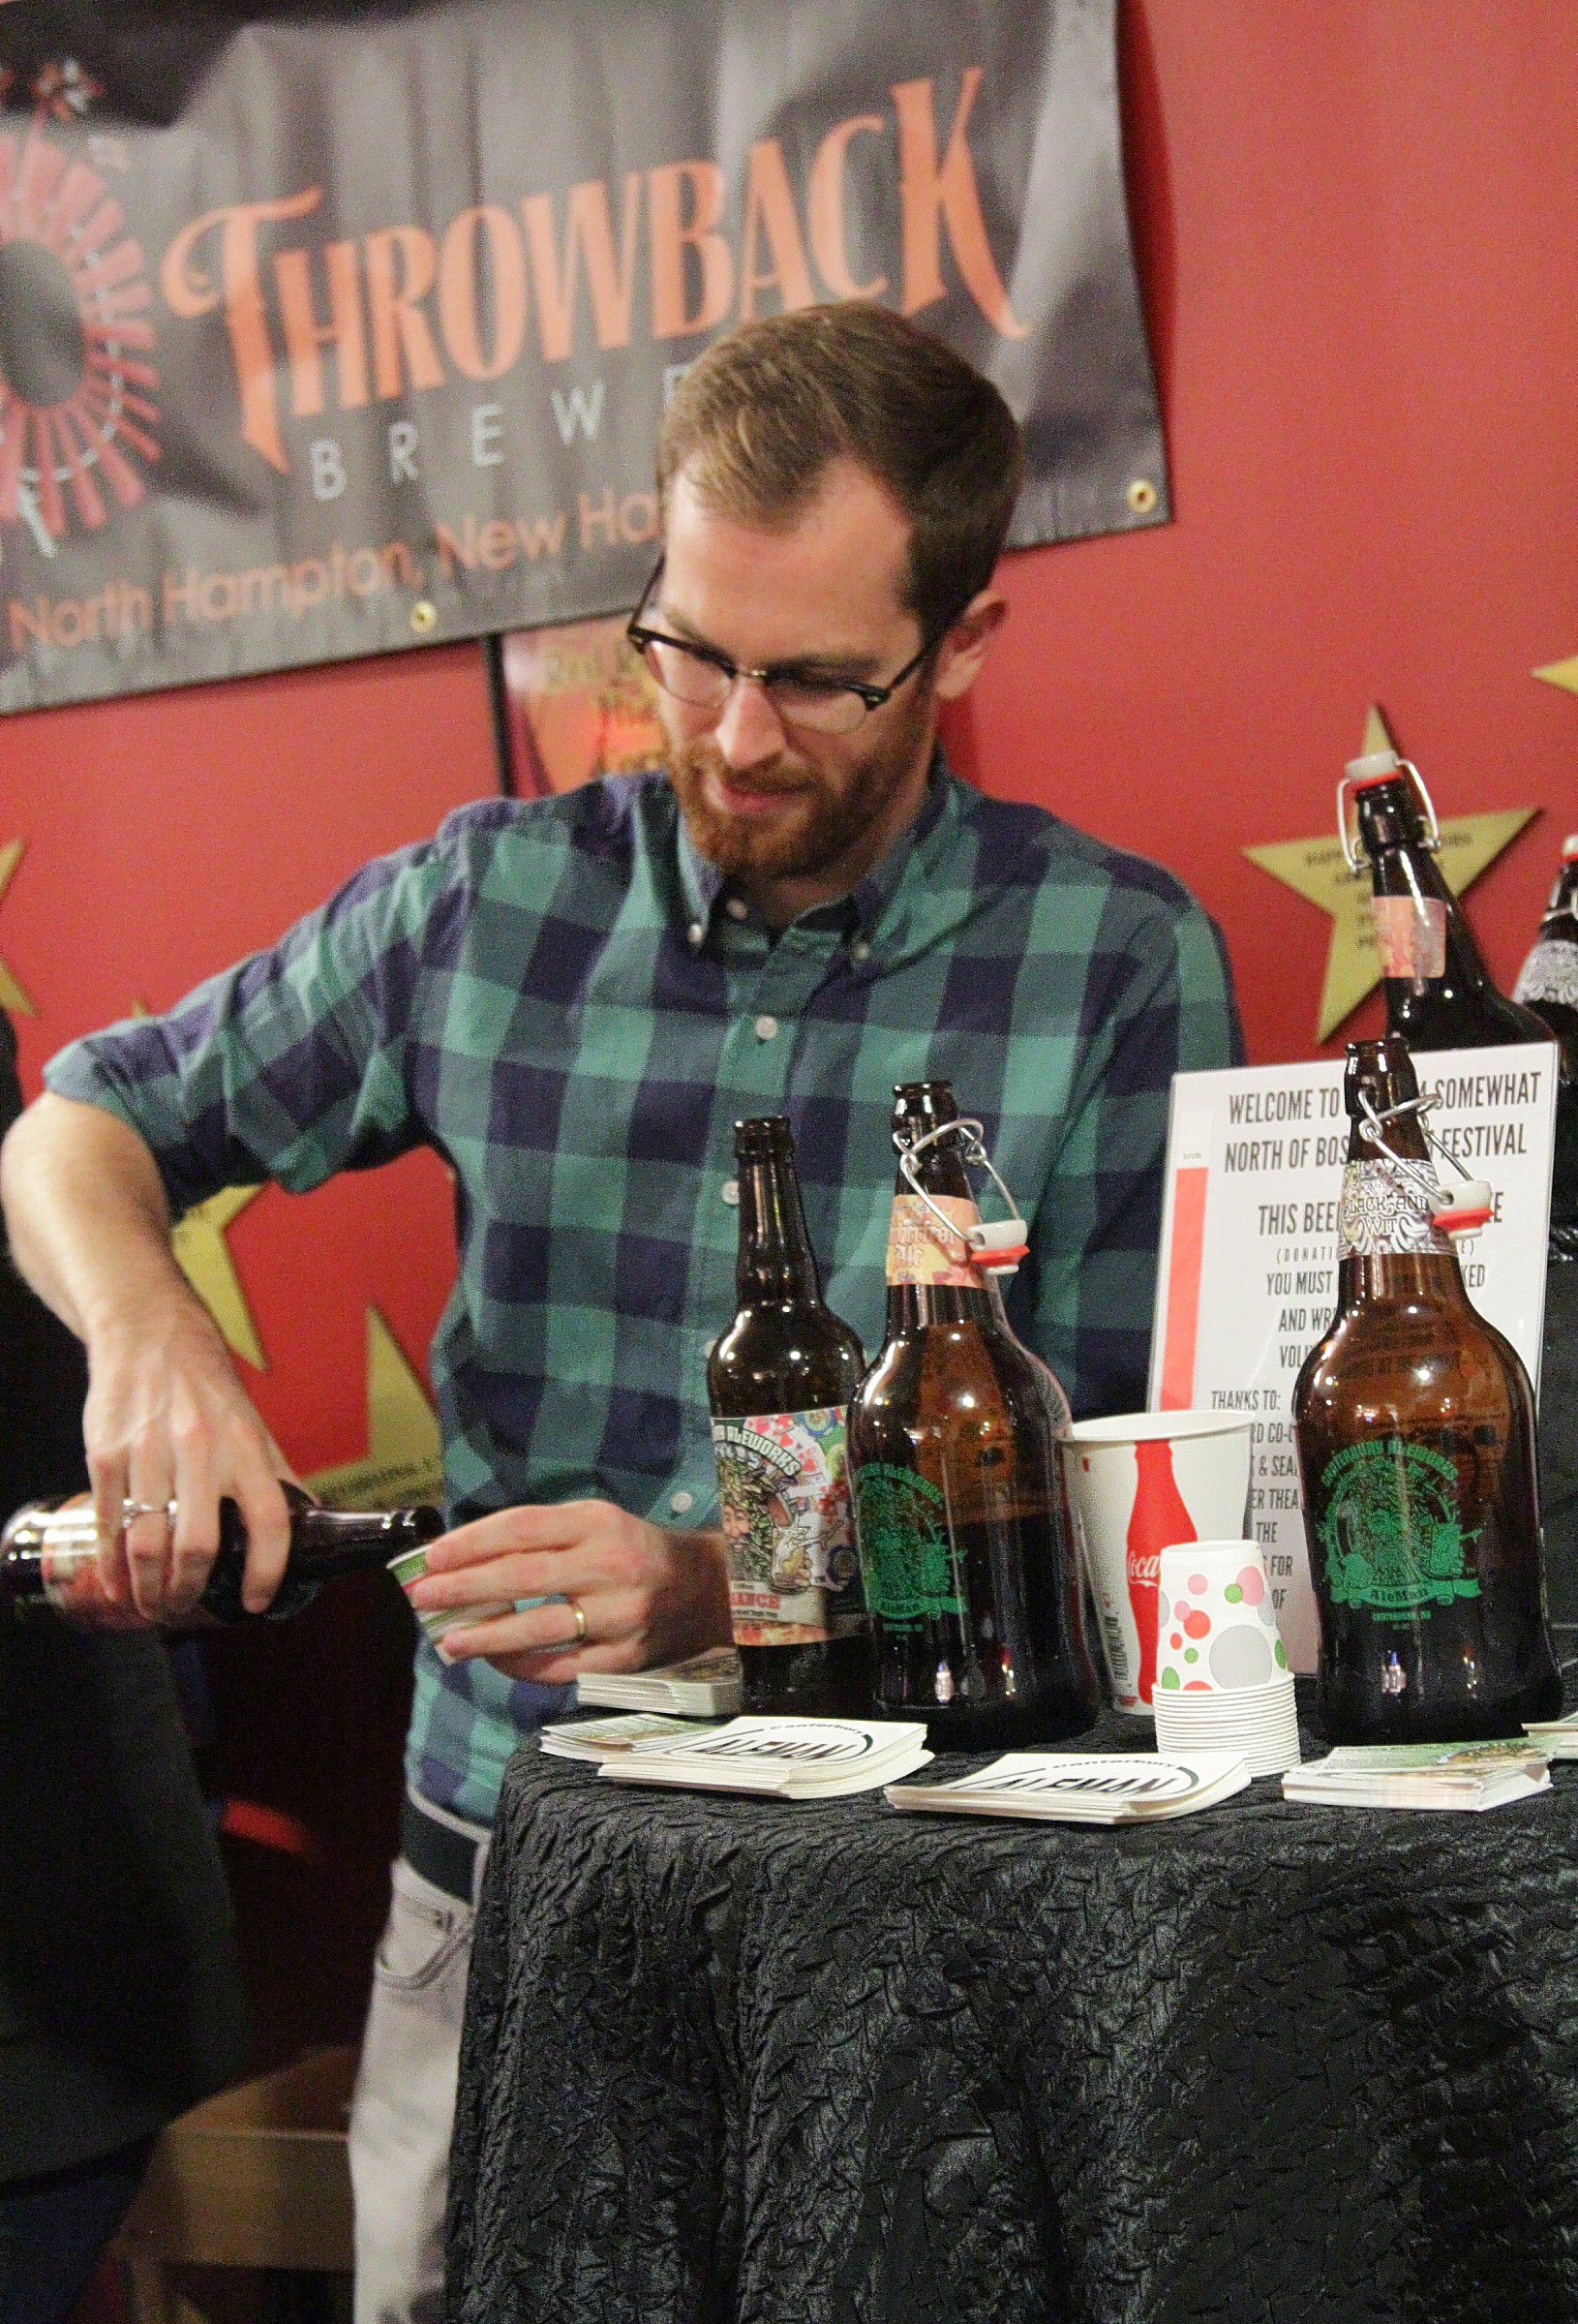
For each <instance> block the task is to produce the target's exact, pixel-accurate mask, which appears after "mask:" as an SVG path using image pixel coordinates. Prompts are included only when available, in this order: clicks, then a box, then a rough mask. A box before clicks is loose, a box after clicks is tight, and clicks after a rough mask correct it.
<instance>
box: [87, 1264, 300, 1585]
mask: <svg viewBox="0 0 1578 2324" xmlns="http://www.w3.org/2000/svg"><path fill="white" fill-rule="evenodd" d="M82 1435H83V1441H84V1443H85V1445H86V1448H87V1457H88V1475H89V1477H90V1479H91V1480H92V1483H93V1506H94V1511H95V1514H96V1515H97V1517H98V1523H99V1564H100V1570H101V1572H102V1574H103V1575H104V1580H105V1586H106V1589H107V1590H108V1592H109V1594H110V1596H111V1597H112V1598H113V1599H114V1600H115V1602H116V1604H117V1605H128V1604H131V1605H136V1607H137V1611H138V1612H139V1613H141V1614H145V1615H147V1616H148V1617H149V1618H150V1619H152V1620H155V1621H163V1622H173V1621H179V1620H180V1619H181V1618H182V1617H183V1616H184V1615H186V1614H189V1613H190V1612H191V1611H192V1608H193V1606H194V1605H196V1604H197V1599H198V1597H199V1595H200V1594H201V1591H202V1587H203V1584H204V1582H205V1581H206V1580H207V1578H208V1572H209V1568H210V1567H211V1565H212V1564H213V1559H214V1552H215V1550H216V1549H217V1548H218V1546H219V1503H220V1499H221V1496H222V1495H223V1496H228V1498H229V1499H230V1500H232V1501H234V1502H235V1503H236V1505H237V1507H238V1508H239V1510H240V1513H241V1521H242V1523H243V1525H244V1526H245V1527H246V1531H247V1542H248V1546H247V1572H246V1580H245V1584H244V1587H243V1591H242V1598H243V1602H244V1604H245V1605H247V1607H248V1609H249V1610H250V1611H252V1612H254V1613H258V1612H261V1610H262V1608H263V1607H264V1606H266V1605H268V1603H269V1600H270V1599H271V1598H272V1597H273V1595H274V1592H275V1591H276V1589H277V1588H278V1587H279V1583H280V1576H281V1575H282V1574H283V1573H284V1572H285V1561H286V1557H287V1554H288V1550H289V1546H290V1519H289V1512H288V1508H287V1506H286V1500H285V1495H284V1494H283V1492H282V1491H281V1490H280V1482H279V1481H280V1475H281V1473H282V1471H284V1470H285V1468H286V1463H285V1462H284V1460H283V1459H282V1458H281V1456H280V1452H279V1449H278V1447H277V1446H276V1445H275V1443H274V1440H273V1438H272V1437H271V1436H270V1435H269V1432H268V1430H267V1429H266V1428H265V1427H264V1425H263V1422H262V1421H261V1419H260V1418H259V1416H258V1413H257V1411H256V1410H255V1409H254V1407H253V1405H252V1403H251V1401H250V1400H249V1398H248V1397H247V1395H246V1392H245V1391H244V1390H243V1389H242V1386H241V1383H240V1381H239V1380H238V1379H237V1378H236V1375H235V1371H234V1369H233V1367H232V1365H231V1363H230V1360H229V1357H228V1354H227V1353H226V1349H225V1343H224V1341H223V1340H222V1339H221V1337H220V1335H219V1333H218V1331H217V1330H215V1328H214V1326H213V1324H212V1322H211V1321H210V1319H209V1317H208V1314H207V1311H206V1309H204V1308H203V1307H201V1306H200V1305H199V1304H198V1302H197V1300H195V1299H194V1298H193V1297H192V1295H191V1293H190V1292H189V1291H188V1290H187V1287H186V1285H185V1283H184V1282H183V1283H182V1285H181V1288H180V1291H179V1292H175V1291H174V1290H173V1288H172V1290H171V1293H170V1296H169V1297H168V1299H167V1300H163V1301H161V1302H160V1303H159V1304H158V1305H157V1306H156V1307H155V1310H154V1312H152V1313H149V1312H147V1310H146V1307H145V1306H144V1308H143V1310H142V1311H141V1312H139V1313H138V1314H137V1315H136V1316H135V1317H131V1318H128V1319H126V1320H125V1321H124V1322H123V1321H120V1320H116V1321H112V1322H104V1323H101V1324H100V1325H99V1326H98V1328H97V1329H96V1330H92V1331H91V1332H90V1333H89V1336H88V1398H87V1403H86V1405H85V1406H84V1408H83V1414H82ZM127 1503H131V1504H132V1505H134V1506H139V1507H141V1508H142V1509H144V1510H145V1511H146V1512H147V1513H148V1514H145V1515H140V1516H134V1517H132V1518H131V1519H130V1521H123V1510H124V1505H125V1504H127ZM170 1504H173V1505H174V1510H175V1514H174V1517H173V1519H171V1517H170V1516H169V1515H168V1514H167V1510H168V1506H169V1505H170Z"/></svg>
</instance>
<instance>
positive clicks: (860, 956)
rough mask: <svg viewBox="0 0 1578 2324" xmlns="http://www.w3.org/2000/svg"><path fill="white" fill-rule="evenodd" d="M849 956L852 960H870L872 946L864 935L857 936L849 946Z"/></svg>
mask: <svg viewBox="0 0 1578 2324" xmlns="http://www.w3.org/2000/svg"><path fill="white" fill-rule="evenodd" d="M849 957H850V959H851V960H852V961H868V960H869V959H870V958H871V947H870V945H869V944H867V942H866V941H865V937H864V936H857V937H856V939H855V941H854V943H853V944H851V946H850V948H849Z"/></svg>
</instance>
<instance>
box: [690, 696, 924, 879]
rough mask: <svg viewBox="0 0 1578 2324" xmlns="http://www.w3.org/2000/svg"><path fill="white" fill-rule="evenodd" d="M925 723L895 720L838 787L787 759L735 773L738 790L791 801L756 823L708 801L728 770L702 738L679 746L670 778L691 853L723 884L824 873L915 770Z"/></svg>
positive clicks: (856, 841)
mask: <svg viewBox="0 0 1578 2324" xmlns="http://www.w3.org/2000/svg"><path fill="white" fill-rule="evenodd" d="M923 725H924V720H923V719H917V718H915V716H914V714H913V713H912V714H911V715H910V716H909V717H906V718H903V719H900V720H899V721H898V725H897V728H896V730H895V733H894V734H893V735H891V736H890V737H889V738H888V740H887V742H886V743H885V744H884V745H883V746H882V747H880V748H879V749H876V750H874V751H873V752H872V753H871V755H870V757H869V758H867V759H865V760H863V761H857V762H856V763H855V764H854V765H853V766H850V767H848V768H846V769H845V770H844V773H843V775H842V776H841V778H839V779H838V780H837V781H836V782H835V781H834V780H832V779H830V778H829V777H827V776H825V775H819V774H817V772H816V771H815V769H814V768H810V767H805V766H804V764H802V765H801V766H799V767H797V766H796V764H795V762H794V761H793V760H792V759H791V760H789V763H788V764H787V765H786V764H785V761H784V759H782V758H780V759H777V760H774V761H772V762H770V763H768V764H767V765H764V766H762V767H760V768H755V767H752V768H744V769H740V770H737V773H738V779H739V780H740V782H741V785H742V787H744V788H748V789H751V790H755V791H763V792H771V793H773V794H774V796H778V795H783V796H787V797H790V798H792V799H793V800H794V801H795V805H794V807H793V808H792V809H791V810H789V811H788V812H786V813H784V814H782V815H776V814H775V815H774V816H773V817H772V818H771V819H770V820H769V819H767V818H764V819H763V820H762V822H760V823H758V822H757V821H756V820H755V819H754V818H753V817H751V816H748V815H741V814H730V813H729V812H728V810H727V809H723V810H719V809H717V808H715V807H714V806H713V803H712V801H711V799H710V798H709V797H708V794H707V786H706V781H705V778H706V777H707V776H708V775H709V774H711V775H713V776H716V777H719V778H722V777H724V776H725V775H726V774H727V772H728V770H726V769H725V767H724V764H723V760H722V757H721V755H720V754H719V751H718V748H717V745H716V744H715V743H714V742H712V741H711V740H709V739H708V738H706V737H703V738H702V739H701V740H700V741H698V742H694V743H680V744H677V745H676V746H675V747H674V749H673V750H672V752H671V755H670V759H669V777H670V780H671V781H672V782H673V784H674V792H675V796H676V798H677V799H678V800H679V803H680V811H681V813H682V814H683V817H684V819H685V825H686V828H687V829H688V831H689V833H690V837H691V841H692V842H693V844H694V845H695V847H696V850H697V852H698V853H699V854H701V855H704V856H705V857H706V858H707V860H708V862H709V863H712V864H715V865H716V866H717V869H718V870H719V871H721V872H722V873H723V875H724V877H725V878H735V879H738V878H742V877H752V876H754V877H756V878H761V879H804V878H807V877H811V876H814V875H815V874H816V873H818V872H822V871H828V870H829V869H830V868H831V867H832V866H834V865H835V864H836V863H837V862H838V861H839V860H840V858H841V857H843V856H845V855H847V854H848V853H849V852H850V850H851V849H852V848H855V847H857V846H858V845H859V843H860V841H862V840H863V839H864V838H865V835H866V833H867V832H868V831H869V830H870V828H871V826H872V824H873V823H875V822H876V821H877V820H878V818H879V817H880V816H881V814H882V813H883V811H884V810H885V809H886V808H887V806H888V804H889V802H890V800H891V799H892V798H893V796H894V793H895V790H896V789H897V788H898V786H899V785H900V783H901V782H902V781H903V780H904V779H905V777H906V776H907V775H908V774H909V772H910V770H911V768H912V767H913V766H914V764H915V756H916V751H917V749H918V747H919V741H920V732H921V729H922V726H923ZM786 756H787V754H786Z"/></svg>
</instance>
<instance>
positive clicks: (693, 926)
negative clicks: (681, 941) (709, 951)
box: [684, 920, 707, 952]
mask: <svg viewBox="0 0 1578 2324" xmlns="http://www.w3.org/2000/svg"><path fill="white" fill-rule="evenodd" d="M684 933H685V941H686V943H687V944H688V945H689V946H690V949H691V951H692V952H695V951H696V950H697V949H698V948H699V946H700V944H701V940H702V938H703V936H705V935H706V933H707V931H706V929H704V928H703V926H702V924H701V922H700V921H699V920H692V921H691V923H690V926H689V927H688V928H687V929H686V930H685V932H684Z"/></svg>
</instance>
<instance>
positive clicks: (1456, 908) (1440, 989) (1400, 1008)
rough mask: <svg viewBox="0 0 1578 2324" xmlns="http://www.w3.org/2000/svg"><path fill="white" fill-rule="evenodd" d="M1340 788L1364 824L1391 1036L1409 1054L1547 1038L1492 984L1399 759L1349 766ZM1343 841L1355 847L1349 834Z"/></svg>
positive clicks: (1379, 756)
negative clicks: (1401, 1040) (1348, 793)
mask: <svg viewBox="0 0 1578 2324" xmlns="http://www.w3.org/2000/svg"><path fill="white" fill-rule="evenodd" d="M1344 788H1345V789H1346V790H1350V791H1351V793H1352V797H1353V810H1354V813H1355V815H1356V817H1357V821H1358V846H1357V848H1356V850H1353V851H1352V853H1351V854H1350V861H1355V859H1356V862H1355V868H1356V869H1357V870H1359V871H1363V870H1364V869H1365V868H1368V870H1369V873H1370V885H1371V890H1372V894H1371V899H1370V914H1371V921H1372V925H1373V927H1374V929H1375V937H1376V948H1377V950H1378V951H1379V953H1380V955H1381V976H1382V979H1383V983H1384V988H1385V994H1386V1025H1387V1029H1388V1031H1390V1032H1394V1033H1401V1034H1402V1035H1403V1037H1404V1039H1405V1040H1406V1041H1407V1042H1408V1044H1409V1047H1410V1049H1411V1050H1413V1051H1418V1050H1422V1049H1489V1048H1495V1047H1497V1046H1498V1045H1499V1044H1501V1043H1503V1042H1512V1041H1549V1040H1550V1039H1551V1031H1550V1027H1549V1026H1548V1025H1545V1024H1541V1023H1540V1020H1539V1019H1538V1018H1537V1017H1536V1016H1535V1015H1534V1013H1533V1011H1532V1009H1526V1008H1523V1007H1521V1006H1520V1005H1519V1004H1518V1002H1516V1001H1513V1000H1508V999H1507V997H1506V995H1505V994H1503V993H1500V992H1498V990H1497V988H1496V986H1495V984H1494V983H1493V982H1492V980H1491V976H1490V972H1489V970H1488V969H1487V968H1486V966H1485V963H1484V962H1483V961H1482V960H1481V958H1480V956H1479V947H1478V945H1477V944H1476V943H1475V942H1474V938H1473V932H1472V929H1471V928H1470V926H1469V922H1468V918H1467V915H1466V914H1465V912H1464V910H1463V907H1462V905H1461V904H1460V903H1459V902H1458V900H1457V898H1456V897H1455V896H1454V895H1453V894H1452V891H1451V889H1450V888H1449V887H1448V886H1447V884H1446V882H1445V880H1444V879H1443V878H1442V877H1441V871H1440V870H1439V868H1438V866H1437V863H1436V846H1437V841H1436V837H1435V833H1434V829H1433V828H1432V829H1429V830H1427V828H1426V825H1425V819H1424V816H1423V814H1422V813H1421V811H1420V799H1419V793H1418V792H1417V791H1416V790H1415V788H1414V785H1413V782H1412V780H1411V778H1410V773H1409V770H1408V768H1407V767H1405V765H1404V763H1403V761H1402V760H1401V759H1400V758H1399V757H1398V756H1397V753H1396V752H1395V751H1394V750H1379V751H1373V752H1371V753H1370V755H1369V756H1368V757H1365V758H1355V759H1352V760H1350V762H1349V766H1348V769H1347V780H1346V783H1345V785H1344ZM1433 824H1434V817H1433V816H1432V825H1433ZM1343 843H1344V846H1345V847H1348V846H1349V845H1350V839H1349V834H1348V833H1347V831H1346V829H1345V831H1344V833H1343Z"/></svg>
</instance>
